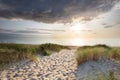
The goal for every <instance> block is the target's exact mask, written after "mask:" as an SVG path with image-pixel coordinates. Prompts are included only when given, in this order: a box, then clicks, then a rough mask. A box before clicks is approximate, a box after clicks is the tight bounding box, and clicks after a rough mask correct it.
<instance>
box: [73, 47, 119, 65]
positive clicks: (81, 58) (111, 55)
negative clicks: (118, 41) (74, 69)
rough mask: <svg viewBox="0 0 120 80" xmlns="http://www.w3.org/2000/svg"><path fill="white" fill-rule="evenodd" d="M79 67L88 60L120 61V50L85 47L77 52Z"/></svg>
mask: <svg viewBox="0 0 120 80" xmlns="http://www.w3.org/2000/svg"><path fill="white" fill-rule="evenodd" d="M75 55H76V59H77V61H78V65H79V64H81V63H83V62H85V61H88V60H98V59H101V58H103V59H115V60H120V48H119V47H109V46H106V45H95V46H83V47H79V48H78V49H77V51H76V54H75Z"/></svg>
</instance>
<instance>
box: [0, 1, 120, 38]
mask: <svg viewBox="0 0 120 80" xmlns="http://www.w3.org/2000/svg"><path fill="white" fill-rule="evenodd" d="M5 34H6V35H9V34H11V35H15V34H16V35H19V36H31V37H34V36H36V37H40V38H54V39H120V0H0V36H4V35H5ZM1 38H3V37H1Z"/></svg>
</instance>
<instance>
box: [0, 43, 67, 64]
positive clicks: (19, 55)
mask: <svg viewBox="0 0 120 80" xmlns="http://www.w3.org/2000/svg"><path fill="white" fill-rule="evenodd" d="M61 49H68V47H66V46H62V45H58V44H50V43H48V44H42V45H29V44H6V43H0V66H3V65H5V64H8V63H13V62H17V61H20V60H24V59H30V60H35V59H36V55H37V54H42V55H45V56H46V55H50V54H51V53H52V52H59V51H60V50H61Z"/></svg>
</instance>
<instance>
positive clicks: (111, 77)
mask: <svg viewBox="0 0 120 80" xmlns="http://www.w3.org/2000/svg"><path fill="white" fill-rule="evenodd" d="M96 80H118V79H116V78H115V74H114V72H113V71H109V73H108V76H107V77H105V76H99V77H97V79H96Z"/></svg>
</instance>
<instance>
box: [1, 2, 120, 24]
mask: <svg viewBox="0 0 120 80" xmlns="http://www.w3.org/2000/svg"><path fill="white" fill-rule="evenodd" d="M118 1H119V0H0V17H1V18H6V19H12V18H21V19H28V20H35V21H40V22H45V23H52V22H65V23H66V22H71V20H72V18H73V17H74V18H76V17H84V20H91V18H93V17H96V16H97V15H99V14H101V13H104V12H107V11H109V10H111V8H112V7H113V6H114V5H115V4H116V3H117V2H118Z"/></svg>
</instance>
